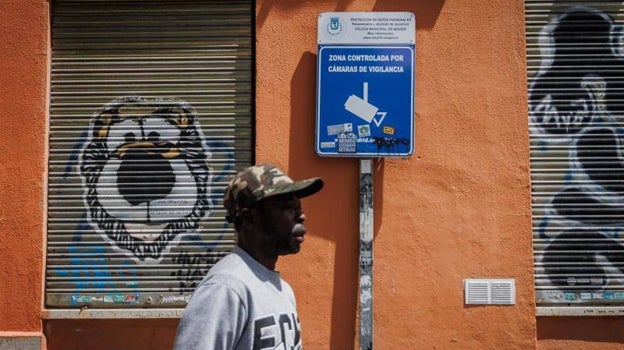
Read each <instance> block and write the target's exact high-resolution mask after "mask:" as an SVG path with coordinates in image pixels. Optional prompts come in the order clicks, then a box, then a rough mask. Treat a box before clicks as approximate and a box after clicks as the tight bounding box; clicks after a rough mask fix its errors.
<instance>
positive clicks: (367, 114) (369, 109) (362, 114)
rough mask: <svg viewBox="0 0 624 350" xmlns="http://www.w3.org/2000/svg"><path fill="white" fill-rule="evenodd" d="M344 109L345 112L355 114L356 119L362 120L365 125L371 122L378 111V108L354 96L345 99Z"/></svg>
mask: <svg viewBox="0 0 624 350" xmlns="http://www.w3.org/2000/svg"><path fill="white" fill-rule="evenodd" d="M344 107H345V109H346V110H347V111H349V112H351V113H353V114H355V115H356V116H357V117H358V118H361V119H364V120H365V121H366V122H367V123H370V122H372V121H373V118H375V115H376V114H377V112H378V111H379V108H377V107H375V106H373V105H372V104H370V103H368V102H367V101H364V100H363V99H362V98H360V97H358V96H355V95H351V96H349V98H347V102H345V104H344Z"/></svg>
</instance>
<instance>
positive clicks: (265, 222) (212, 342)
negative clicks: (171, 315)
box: [175, 164, 323, 350]
mask: <svg viewBox="0 0 624 350" xmlns="http://www.w3.org/2000/svg"><path fill="white" fill-rule="evenodd" d="M322 187H323V180H321V179H320V178H313V179H308V180H303V181H297V182H294V181H293V180H292V179H290V178H289V177H288V176H287V175H286V174H284V173H283V172H282V171H281V170H280V169H278V168H277V167H276V166H275V165H272V164H261V165H257V166H252V167H249V168H247V169H245V170H243V171H241V172H239V173H238V174H236V175H235V176H234V178H233V179H232V181H231V182H230V184H229V185H228V187H227V188H226V190H225V196H224V199H223V206H224V208H225V210H226V219H227V220H228V221H229V222H231V223H234V228H235V229H236V232H237V235H238V240H237V246H236V247H235V248H234V251H233V252H232V253H231V254H228V255H227V256H225V257H224V258H223V259H221V260H220V261H219V262H218V263H217V264H215V265H214V266H213V267H212V268H211V269H210V271H209V272H208V274H207V275H206V277H205V278H204V280H203V281H202V283H201V284H200V285H199V286H198V287H197V289H196V290H195V292H194V294H193V297H192V298H191V300H190V302H189V304H188V306H187V307H186V310H185V311H184V315H183V317H182V320H181V321H180V325H179V327H178V334H177V336H176V342H175V350H200V349H201V350H221V349H223V350H226V349H227V350H230V349H232V350H261V349H284V350H290V349H299V350H300V349H301V348H302V345H301V330H300V324H299V318H298V317H297V310H296V304H295V296H294V293H293V291H292V289H291V287H290V285H289V284H288V283H286V281H284V280H283V279H281V277H280V274H279V272H277V271H275V264H276V262H277V258H278V256H280V255H285V254H295V253H297V252H299V249H300V246H301V243H302V242H303V236H304V235H305V233H306V228H305V226H303V221H304V219H305V216H304V214H303V212H302V211H301V202H300V200H299V199H300V198H302V197H305V196H309V195H311V194H314V193H316V192H318V191H319V190H320V189H321V188H322Z"/></svg>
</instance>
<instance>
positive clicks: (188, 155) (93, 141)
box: [80, 97, 210, 260]
mask: <svg viewBox="0 0 624 350" xmlns="http://www.w3.org/2000/svg"><path fill="white" fill-rule="evenodd" d="M208 158H209V152H208V150H207V149H206V148H205V146H204V142H203V140H202V133H201V130H200V128H199V125H198V124H197V120H196V115H195V111H194V110H193V109H192V107H190V106H189V105H188V104H185V103H183V102H179V101H173V100H148V99H145V98H140V97H127V98H121V99H117V100H115V101H113V102H112V103H110V104H108V105H106V106H105V107H104V108H103V109H102V110H101V111H99V112H98V113H96V114H95V115H94V116H93V118H92V120H91V129H90V132H89V140H88V142H87V143H86V146H85V148H84V149H83V151H82V164H81V167H80V170H81V175H82V177H83V180H84V181H83V183H84V186H85V187H86V197H85V203H86V205H87V207H88V209H89V212H90V219H91V223H92V224H93V226H94V227H95V228H96V229H97V230H98V231H99V232H100V233H102V234H103V235H104V236H105V237H106V238H108V239H109V240H110V241H111V242H112V243H113V244H114V245H115V246H116V247H118V248H120V249H122V250H123V251H125V252H127V253H129V254H131V256H132V257H133V258H138V259H139V260H145V259H146V258H149V259H155V260H159V259H161V257H162V253H163V251H164V250H165V249H166V248H168V246H169V244H170V243H171V242H172V241H173V240H174V239H175V238H176V237H177V236H178V235H179V234H180V233H183V232H185V231H188V230H191V229H195V228H197V227H198V222H199V220H200V219H201V218H202V217H203V216H204V215H206V213H207V211H208V209H209V204H210V203H209V199H208V195H207V191H208V182H209V175H210V174H209V169H208V166H207V163H206V161H207V159H208Z"/></svg>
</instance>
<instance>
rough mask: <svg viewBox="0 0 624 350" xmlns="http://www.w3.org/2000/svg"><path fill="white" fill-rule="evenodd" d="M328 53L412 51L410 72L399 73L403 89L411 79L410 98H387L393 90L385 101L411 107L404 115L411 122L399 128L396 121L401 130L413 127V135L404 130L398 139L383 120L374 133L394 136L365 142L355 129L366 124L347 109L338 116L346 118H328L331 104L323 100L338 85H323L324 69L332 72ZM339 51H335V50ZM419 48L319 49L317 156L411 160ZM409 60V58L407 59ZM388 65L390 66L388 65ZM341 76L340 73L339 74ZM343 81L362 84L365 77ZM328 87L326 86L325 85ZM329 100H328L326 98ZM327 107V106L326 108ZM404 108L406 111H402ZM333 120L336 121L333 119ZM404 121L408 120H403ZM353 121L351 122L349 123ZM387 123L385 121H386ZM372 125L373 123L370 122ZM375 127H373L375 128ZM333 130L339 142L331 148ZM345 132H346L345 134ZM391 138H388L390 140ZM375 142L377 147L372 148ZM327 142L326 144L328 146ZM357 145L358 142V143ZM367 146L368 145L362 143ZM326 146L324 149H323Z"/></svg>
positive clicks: (348, 77)
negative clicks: (416, 57)
mask: <svg viewBox="0 0 624 350" xmlns="http://www.w3.org/2000/svg"><path fill="white" fill-rule="evenodd" d="M327 49H337V50H340V49H344V54H345V55H347V54H349V53H350V52H351V53H352V52H353V51H356V50H372V51H377V52H378V51H379V50H381V51H382V52H383V51H384V50H388V52H391V51H392V50H395V51H396V50H405V49H407V50H409V59H410V62H408V63H407V65H405V67H406V68H405V69H406V70H407V72H404V73H398V74H401V75H402V76H400V78H401V79H402V82H401V85H402V86H403V84H405V85H407V82H403V80H405V76H406V75H407V77H409V97H406V96H404V95H403V96H400V97H401V100H400V101H398V102H397V101H395V97H396V96H387V95H390V94H391V93H392V91H390V90H386V91H385V94H386V95H385V96H384V98H385V99H388V100H392V102H393V103H392V104H393V105H397V104H398V105H399V106H404V105H407V104H409V112H406V111H405V110H401V111H402V113H400V114H401V115H406V116H407V119H409V120H401V121H400V125H397V121H396V119H395V120H394V126H400V127H401V129H408V124H409V132H407V133H406V130H402V135H401V137H400V138H395V137H392V136H393V133H394V129H393V127H392V126H387V128H384V126H385V125H384V124H382V123H381V121H379V120H375V123H378V122H379V123H380V124H377V127H378V128H375V127H374V125H373V126H372V129H380V130H381V129H382V128H384V130H386V131H388V132H387V134H390V135H381V134H376V135H370V136H371V137H368V138H361V137H358V130H353V129H355V126H356V125H354V123H353V122H354V121H355V122H357V121H359V122H361V123H365V121H364V120H361V119H359V118H358V117H357V116H356V115H354V114H351V113H349V111H347V110H344V109H346V106H345V107H344V108H335V109H336V110H338V109H340V111H339V112H338V111H337V114H342V117H338V118H337V117H336V113H331V114H332V115H331V116H328V115H327V114H328V113H327V112H326V109H327V106H326V104H327V102H326V101H322V99H323V96H324V95H326V93H327V91H330V90H329V89H332V90H331V91H330V92H333V91H334V90H335V89H336V85H338V84H336V82H335V81H332V85H331V86H329V85H328V83H326V82H324V81H323V75H324V74H323V73H324V72H323V69H325V70H327V69H328V67H327V66H328V64H327V63H326V64H325V65H323V62H324V60H325V58H327V57H325V56H324V52H327V51H329V50H327ZM334 51H335V50H334ZM414 51H415V47H414V45H319V46H318V59H317V91H316V93H317V101H316V136H315V141H316V142H315V143H316V144H315V150H316V152H317V154H319V155H320V156H328V157H330V156H333V157H362V158H364V157H406V156H410V155H412V154H413V152H414V138H415V136H414V123H415V115H414V100H415V96H414V89H415V81H414V73H415V69H414V68H415V57H414V56H415V52H414ZM405 56H407V55H405ZM386 63H387V62H386ZM362 64H363V65H367V64H368V65H369V66H370V65H375V64H376V65H380V64H381V65H383V64H384V63H383V62H371V63H366V62H364V63H362ZM347 66H351V67H355V66H353V63H348V64H347ZM325 74H331V73H327V72H325ZM338 74H340V73H338ZM341 75H342V77H341V78H344V79H345V80H341V83H344V82H347V83H348V82H350V81H351V80H362V79H363V78H362V75H361V74H359V73H355V72H354V73H343V74H341ZM375 77H378V79H381V80H384V76H383V75H375ZM387 77H388V78H389V80H390V83H393V81H391V78H393V75H388V76H387ZM394 77H397V75H396V74H395V75H394ZM325 78H327V76H325ZM323 84H325V85H323ZM405 89H406V90H407V86H405ZM343 95H344V96H342V95H341V98H344V99H346V98H347V97H348V92H345V93H344V94H343ZM406 99H409V101H406ZM326 100H327V98H326ZM356 100H360V101H356V102H362V100H361V99H360V98H356ZM323 103H325V105H324V104H323ZM331 103H333V104H334V105H333V106H332V107H335V104H336V103H335V101H333V102H331ZM401 108H402V107H401ZM322 113H324V114H325V115H322ZM332 118H333V119H332ZM401 118H403V119H406V118H405V117H403V116H401ZM349 121H351V122H349ZM382 121H383V119H382ZM332 123H333V124H334V125H329V124H332ZM369 123H370V120H369ZM343 125H344V126H346V128H342V126H343ZM371 125H372V124H371ZM328 126H329V127H331V128H334V129H335V130H333V131H332V132H335V133H336V138H335V139H334V140H335V141H336V142H335V144H334V145H333V146H331V147H328V146H327V143H329V144H331V143H332V142H327V137H328V135H326V134H328V131H327V130H326V129H327V128H328ZM341 128H342V129H343V130H341ZM386 136H388V137H386ZM373 139H374V144H372V142H373ZM324 141H325V142H324ZM356 141H357V142H356ZM360 141H361V142H364V143H360ZM322 144H325V145H323V146H324V147H321V145H322ZM323 149H325V150H323Z"/></svg>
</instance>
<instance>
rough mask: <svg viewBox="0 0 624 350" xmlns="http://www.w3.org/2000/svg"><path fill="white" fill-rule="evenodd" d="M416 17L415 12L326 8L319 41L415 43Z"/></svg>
mask: <svg viewBox="0 0 624 350" xmlns="http://www.w3.org/2000/svg"><path fill="white" fill-rule="evenodd" d="M415 42H416V19H415V17H414V14H413V13H411V12H323V13H321V14H320V15H319V17H318V44H319V45H327V44H355V45H361V44H371V45H373V44H383V45H392V44H396V45H414V44H415Z"/></svg>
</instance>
